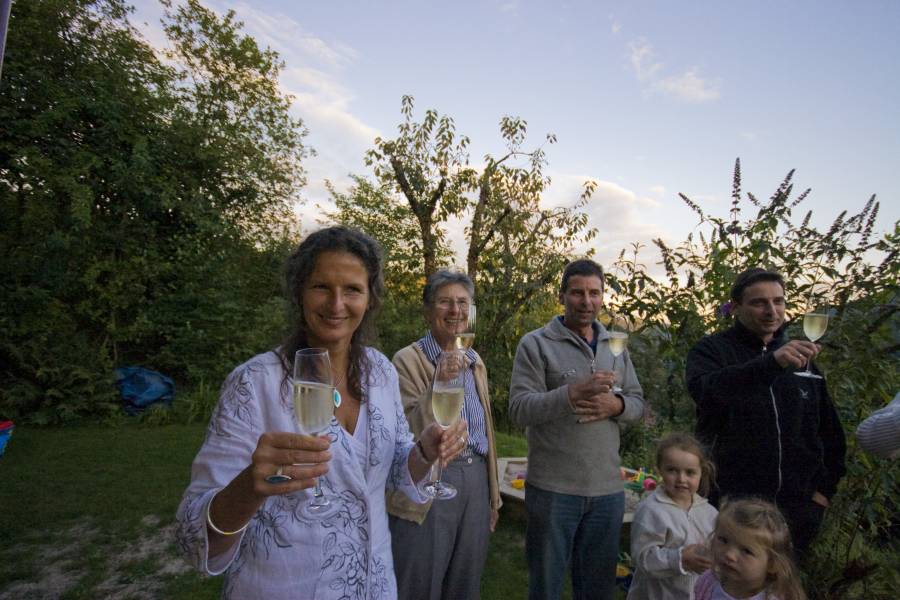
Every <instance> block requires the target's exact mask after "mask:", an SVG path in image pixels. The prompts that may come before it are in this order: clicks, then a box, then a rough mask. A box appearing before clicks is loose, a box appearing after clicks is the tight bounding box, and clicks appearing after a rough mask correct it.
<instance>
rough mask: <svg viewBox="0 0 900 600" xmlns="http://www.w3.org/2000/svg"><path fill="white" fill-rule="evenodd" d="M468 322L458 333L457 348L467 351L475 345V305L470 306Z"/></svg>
mask: <svg viewBox="0 0 900 600" xmlns="http://www.w3.org/2000/svg"><path fill="white" fill-rule="evenodd" d="M467 312H468V314H467V317H466V322H465V323H464V324H462V326H461V327H460V328H459V330H458V331H457V333H456V336H455V338H456V348H457V349H458V350H462V351H464V352H465V351H466V350H468V349H469V348H471V347H472V344H474V343H475V315H476V312H475V305H474V304H469V307H468V311H467Z"/></svg>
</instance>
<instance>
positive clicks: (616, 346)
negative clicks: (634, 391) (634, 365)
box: [609, 331, 628, 394]
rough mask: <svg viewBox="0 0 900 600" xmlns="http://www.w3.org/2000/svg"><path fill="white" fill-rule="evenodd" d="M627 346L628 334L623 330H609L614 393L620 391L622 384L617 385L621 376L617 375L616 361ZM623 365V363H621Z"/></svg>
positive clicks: (619, 392)
mask: <svg viewBox="0 0 900 600" xmlns="http://www.w3.org/2000/svg"><path fill="white" fill-rule="evenodd" d="M627 347H628V334H627V333H625V332H624V331H610V332H609V351H610V352H611V353H612V355H613V368H612V370H613V373H614V374H615V382H614V383H613V387H612V392H613V393H614V394H621V393H622V386H620V385H619V382H620V381H621V380H622V377H620V376H619V371H618V370H617V369H616V361H617V360H618V359H619V356H620V355H621V354H622V353H623V352H625V348H627ZM623 360H624V359H623ZM623 367H624V364H623Z"/></svg>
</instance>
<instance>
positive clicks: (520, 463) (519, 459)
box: [497, 456, 641, 523]
mask: <svg viewBox="0 0 900 600" xmlns="http://www.w3.org/2000/svg"><path fill="white" fill-rule="evenodd" d="M622 468H623V469H624V470H625V472H626V473H628V474H629V475H631V474H634V473H635V470H634V469H629V468H627V467H622ZM527 470H528V459H527V458H526V457H524V456H508V457H503V458H498V459H497V474H498V476H499V477H500V494H501V495H502V496H503V497H504V499H506V500H513V501H516V502H525V490H524V488H523V489H521V490H517V489H516V488H514V487H513V486H512V481H513V480H514V479H516V476H517V475H518V474H519V473H522V472H525V471H527ZM622 483H623V486H622V487H623V488H624V482H622ZM640 501H641V497H640V496H639V495H638V494H637V493H636V492H632V491H631V490H629V489H625V516H624V517H623V518H622V522H623V523H631V520H632V519H633V518H634V509H635V507H636V506H637V504H638V502H640Z"/></svg>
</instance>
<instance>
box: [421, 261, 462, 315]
mask: <svg viewBox="0 0 900 600" xmlns="http://www.w3.org/2000/svg"><path fill="white" fill-rule="evenodd" d="M452 283H458V284H459V285H461V286H463V287H464V288H466V291H467V292H469V297H470V298H472V300H474V299H475V284H474V283H472V280H471V279H469V276H468V275H466V274H465V273H463V272H462V271H451V270H449V269H440V270H438V271H435V272H434V273H432V274H431V275H429V276H428V280H427V281H426V282H425V289H423V290H422V303H423V304H424V305H425V306H434V297H435V296H437V293H438V291H439V290H440V289H441V288H442V287H444V286H445V285H450V284H452Z"/></svg>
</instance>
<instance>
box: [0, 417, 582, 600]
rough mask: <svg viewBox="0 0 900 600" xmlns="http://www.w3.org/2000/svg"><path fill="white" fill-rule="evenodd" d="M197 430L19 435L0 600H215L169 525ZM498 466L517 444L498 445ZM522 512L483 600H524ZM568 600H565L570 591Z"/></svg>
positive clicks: (508, 522) (2, 464) (492, 560)
mask: <svg viewBox="0 0 900 600" xmlns="http://www.w3.org/2000/svg"><path fill="white" fill-rule="evenodd" d="M204 430H205V425H196V424H195V425H167V426H161V427H138V426H125V427H122V428H117V429H113V428H105V427H89V426H79V427H68V428H59V429H32V428H27V427H19V428H17V429H16V431H15V433H14V435H13V437H12V439H11V440H10V443H9V445H8V446H7V449H6V454H5V455H4V456H3V458H0V531H2V532H3V544H2V547H0V600H4V599H7V598H9V599H12V598H65V599H77V598H100V597H102V598H121V599H124V598H166V599H169V598H173V599H180V598H183V599H185V600H187V599H204V598H218V597H219V593H220V590H221V578H205V577H201V576H200V575H199V574H197V573H195V572H194V571H191V570H189V568H188V567H187V565H186V564H185V563H184V562H183V561H182V560H181V557H180V555H179V554H178V552H177V550H176V548H175V544H174V515H175V509H176V508H177V506H178V502H179V501H180V499H181V494H182V491H183V490H184V488H185V486H186V485H187V483H188V479H189V476H190V464H191V460H192V459H193V457H194V454H195V453H196V452H197V449H198V448H199V447H200V443H201V442H202V440H203V435H204ZM497 444H498V450H499V453H500V455H501V456H524V455H525V454H526V453H527V446H526V443H525V440H524V439H523V438H521V437H518V436H512V435H508V434H504V433H498V434H497ZM524 533H525V511H524V506H523V505H522V504H521V503H517V502H511V501H510V502H507V504H506V505H505V506H504V507H503V509H502V511H501V516H500V522H499V525H498V528H497V531H496V532H495V533H494V535H493V536H492V538H491V547H490V552H489V556H488V561H487V565H486V568H485V574H484V577H483V580H482V597H483V598H485V599H488V600H490V599H493V598H497V599H499V598H503V599H509V598H524V597H525V596H526V595H527V584H528V575H527V572H526V567H525V550H524V548H525V536H524ZM564 597H565V598H568V597H569V591H568V589H567V590H566V592H565V594H564Z"/></svg>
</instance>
